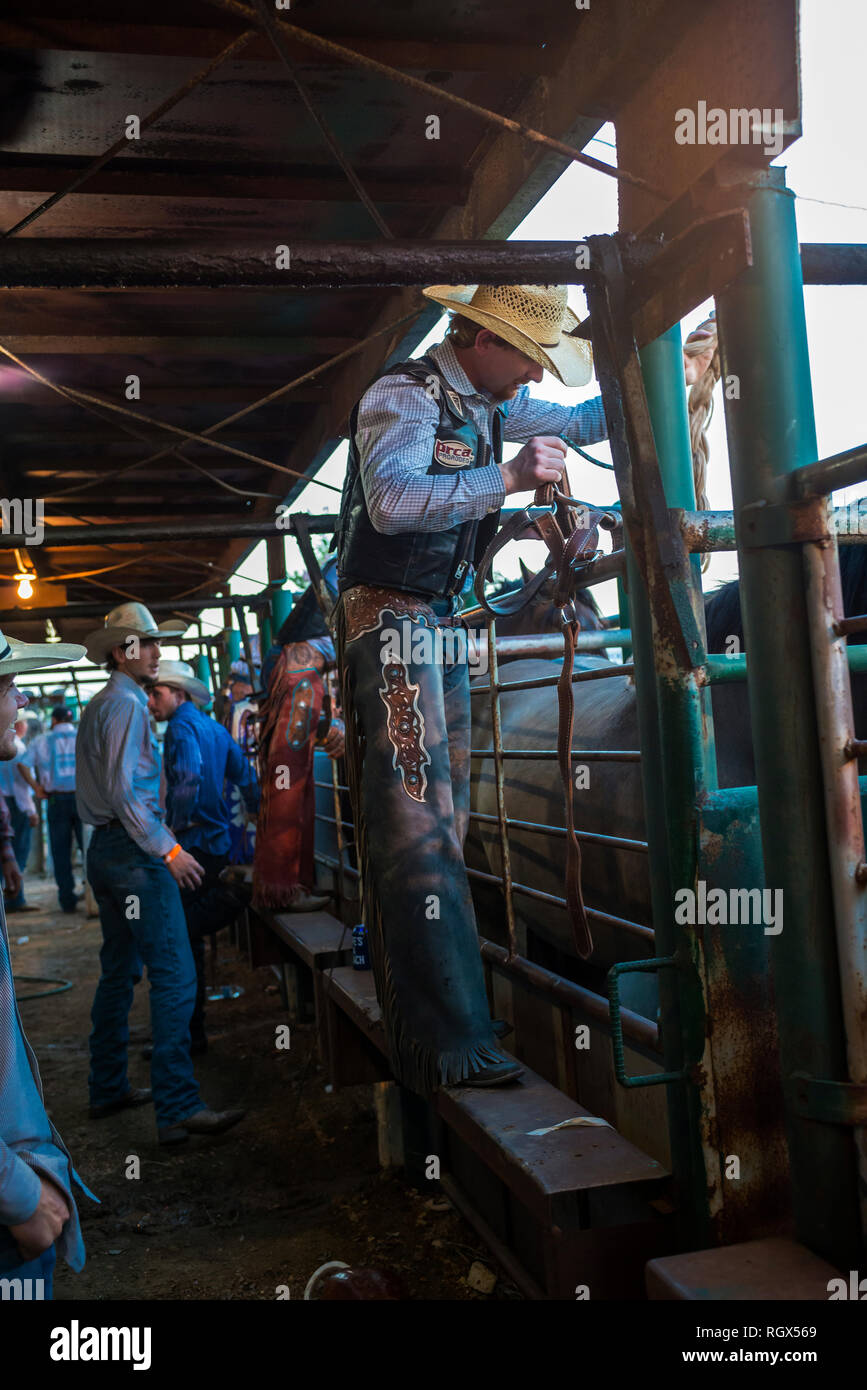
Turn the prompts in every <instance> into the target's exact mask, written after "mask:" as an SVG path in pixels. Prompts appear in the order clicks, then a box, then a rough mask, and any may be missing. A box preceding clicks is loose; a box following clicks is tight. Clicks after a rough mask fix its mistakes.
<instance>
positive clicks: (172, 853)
mask: <svg viewBox="0 0 867 1390" xmlns="http://www.w3.org/2000/svg"><path fill="white" fill-rule="evenodd" d="M180 852H181V847H180V845H172V847H171V849H170V850H169V852H168V854H164V855H163V863H165V864H171V862H172V860H173V859H176V858H177V856H178V855H179V854H180Z"/></svg>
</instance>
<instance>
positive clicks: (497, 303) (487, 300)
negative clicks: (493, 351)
mask: <svg viewBox="0 0 867 1390" xmlns="http://www.w3.org/2000/svg"><path fill="white" fill-rule="evenodd" d="M424 294H425V296H426V298H428V299H432V300H433V301H434V302H435V303H436V304H442V306H443V308H444V309H451V311H452V312H453V313H455V314H460V315H461V316H462V317H463V318H465V319H472V321H473V323H477V324H479V325H480V326H481V327H482V328H489V329H490V330H491V332H492V333H496V334H497V336H498V337H499V338H505V340H506V342H507V343H510V344H511V346H512V347H515V348H517V349H518V351H519V352H523V353H524V354H525V355H526V356H527V357H530V358H532V360H533V361H534V362H538V363H539V365H540V366H542V367H545V368H546V369H547V371H549V372H552V373H553V375H554V376H556V377H558V378H559V379H560V381H562V382H563V384H564V386H586V385H587V382H588V381H589V380H590V378H591V376H592V375H593V350H592V348H591V346H590V343H589V342H588V341H587V339H586V338H578V337H572V336H570V335H571V334H572V331H573V330H574V329H576V328H578V327H579V325H580V323H581V320H580V319H579V318H578V315H577V314H574V313H573V312H572V310H571V309H570V308H569V307H568V305H567V303H566V286H565V285H431V286H430V288H429V289H426V290H425V291H424Z"/></svg>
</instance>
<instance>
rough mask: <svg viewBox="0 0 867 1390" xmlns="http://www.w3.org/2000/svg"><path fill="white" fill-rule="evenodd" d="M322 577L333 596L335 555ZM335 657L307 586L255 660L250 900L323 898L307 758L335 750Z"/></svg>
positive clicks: (338, 750) (315, 903)
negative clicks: (331, 674)
mask: <svg viewBox="0 0 867 1390" xmlns="http://www.w3.org/2000/svg"><path fill="white" fill-rule="evenodd" d="M322 578H323V580H324V582H325V585H326V587H327V589H328V592H329V594H330V595H331V597H332V601H333V600H334V599H336V598H337V562H336V560H331V561H329V562H328V563H327V564H326V565H325V566H324V568H323V570H322ZM334 660H335V654H334V643H333V641H332V639H331V637H330V636H329V633H328V628H327V626H326V623H325V619H324V617H323V615H322V611H321V609H320V607H319V603H318V602H317V599H316V595H315V593H314V591H313V588H312V586H311V587H310V588H308V589H307V591H306V592H305V594H304V596H303V597H302V598H301V599H300V601H299V602H298V603H297V604H296V605H295V607H294V608H293V609H292V612H291V613H290V614H289V616H288V617H287V619H286V621H285V622H284V623H283V625H282V627H281V628H280V631H279V632H278V634H277V644H276V645H275V646H274V647H273V648H272V649H271V650H270V651H269V652H268V654H267V656H266V658H265V662H264V665H263V674H264V675H266V676H267V681H268V684H267V695H266V698H265V700H264V701H263V702H262V704H261V706H260V716H261V723H260V729H259V759H260V768H261V781H262V789H263V790H262V812H261V816H260V820H259V829H258V834H257V837H256V855H255V859H254V861H253V901H254V904H255V905H256V906H257V907H262V908H267V909H270V910H271V911H279V912H317V911H319V910H320V909H321V908H323V907H325V906H326V904H327V902H328V899H327V897H323V896H321V895H319V894H317V893H315V892H314V891H313V880H314V876H315V875H314V854H313V851H314V830H315V811H316V806H315V788H314V777H313V759H314V754H315V750H316V748H317V746H318V747H321V748H322V749H323V750H324V752H326V753H327V754H328V756H329V757H331V758H339V757H342V755H343V721H342V719H340V718H339V717H338V716H336V715H335V714H334V712H333V710H332V708H331V699H330V696H329V694H328V692H327V688H326V684H325V671H326V668H327V667H328V666H333V665H334Z"/></svg>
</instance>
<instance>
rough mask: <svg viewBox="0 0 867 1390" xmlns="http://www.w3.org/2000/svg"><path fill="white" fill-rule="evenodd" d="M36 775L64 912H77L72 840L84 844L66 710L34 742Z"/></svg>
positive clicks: (69, 718) (71, 729)
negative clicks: (44, 803)
mask: <svg viewBox="0 0 867 1390" xmlns="http://www.w3.org/2000/svg"><path fill="white" fill-rule="evenodd" d="M30 753H31V757H32V759H33V770H34V772H35V774H36V779H37V780H36V795H37V796H38V797H39V799H40V800H41V801H47V803H48V808H47V816H48V838H49V840H50V842H51V862H52V863H53V865H54V879H55V882H56V883H57V895H58V898H59V899H60V910H61V912H67V913H68V912H74V911H75V907H76V904H77V902H78V901H79V900H78V898H77V897H76V893H75V880H74V878H73V876H72V840H73V836H74V837H75V839H76V840H77V841H78V848H79V850H80V851H81V853H82V854H83V853H84V851H83V849H82V842H81V821H80V820H79V817H78V811H77V809H76V805H75V725H74V724H73V722H72V716H71V714H70V713H69V710H68V709H66V708H64V707H63V706H58V708H57V709H53V710H52V711H51V728H50V729H49V731H48V733H47V734H40V736H39V738H37V739H34V740H33V746H32V748H31V750H30Z"/></svg>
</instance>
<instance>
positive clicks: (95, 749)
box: [76, 603, 244, 1144]
mask: <svg viewBox="0 0 867 1390" xmlns="http://www.w3.org/2000/svg"><path fill="white" fill-rule="evenodd" d="M182 635H183V633H182V630H181V629H176V630H172V631H169V632H167V631H165V630H162V631H160V629H158V628H157V625H156V623H155V621H154V619H153V617H152V616H151V614H150V613H149V612H148V610H147V608H145V607H144V605H143V604H141V603H124V604H121V606H120V607H119V608H115V609H113V610H112V611H111V612H110V613H109V614H108V617H107V618H106V620H105V625H104V627H101V628H98V629H97V630H96V631H95V632H91V633H90V634H89V636H88V637H87V639H86V640H87V655H88V656H89V657H90V660H91V661H94V662H102V661H104V662H105V663H106V669H107V670H108V671H109V672H110V676H109V680H108V683H107V684H106V685H104V686H103V687H102V689H101V690H99V691H98V692H97V693H96V695H94V697H93V699H92V700H91V701H90V703H89V704H88V705H87V706H86V708H85V710H84V713H83V714H82V717H81V725H80V727H79V733H78V747H77V752H78V756H77V767H76V795H77V798H78V813H79V815H80V816H81V819H82V820H83V821H84V822H85V823H86V824H87V825H93V826H95V827H96V829H95V830H94V833H93V836H92V838H91V841H90V845H89V847H88V851H87V877H88V879H89V881H90V884H91V887H92V888H93V892H94V896H95V898H96V901H97V906H98V907H99V918H100V923H101V925H102V935H103V946H102V951H101V953H100V962H101V965H102V975H101V977H100V981H99V984H98V985H97V988H96V995H95V997H94V1001H93V1011H92V1013H91V1019H92V1022H93V1031H92V1032H91V1035H90V1061H91V1068H90V1102H91V1108H90V1114H91V1117H92V1118H93V1119H101V1118H102V1117H103V1116H106V1115H110V1114H113V1113H114V1112H115V1111H117V1110H123V1109H126V1108H127V1107H128V1106H133V1105H144V1104H147V1102H148V1101H149V1100H150V1099H151V1091H149V1090H143V1089H132V1088H131V1087H130V1084H129V1081H128V1079H127V1043H128V1041H129V1025H128V1020H129V1011H130V1006H131V1005H132V999H133V990H134V986H135V984H136V983H137V981H138V980H139V979H140V978H141V966H142V964H144V966H145V967H146V968H147V972H148V978H149V981H150V1006H151V1032H152V1035H153V1053H152V1057H151V1085H152V1087H153V1102H154V1106H155V1109H156V1120H157V1130H158V1137H159V1141H160V1143H161V1144H180V1143H183V1142H184V1141H185V1140H186V1139H188V1138H189V1136H190V1135H191V1134H220V1133H222V1131H223V1130H226V1129H229V1128H230V1127H231V1126H232V1125H235V1124H237V1123H238V1121H239V1120H240V1119H242V1118H243V1115H244V1111H243V1110H225V1111H213V1110H210V1109H208V1108H207V1107H206V1106H203V1104H202V1101H201V1098H200V1096H199V1088H198V1085H197V1083H196V1078H195V1076H194V1074H193V1068H192V1063H191V1061H190V1018H191V1016H192V1012H193V1007H194V1004H195V999H196V970H195V965H194V963H193V956H192V952H191V950H190V943H189V938H188V935H187V927H186V921H185V918H184V910H183V906H182V904H181V895H180V890H181V889H193V888H196V887H198V886H199V884H201V882H202V880H203V879H204V870H203V869H202V866H201V865H200V864H199V862H198V860H197V859H196V858H195V856H194V855H192V854H190V853H188V852H187V851H186V850H185V849H184V848H183V847H182V846H181V845H180V844H178V842H177V840H176V838H175V836H174V835H173V834H172V833H171V831H170V830H169V829H168V828H167V827H166V824H165V822H164V819H163V814H162V811H161V809H160V804H159V784H160V763H159V755H158V752H157V747H156V741H155V739H154V736H153V734H152V732H151V727H150V720H149V718H148V708H147V695H146V694H145V691H144V685H145V683H146V682H150V681H152V680H153V679H154V678H155V677H156V675H157V671H158V670H159V660H160V641H162V640H165V639H169V638H171V637H180V636H182Z"/></svg>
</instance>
